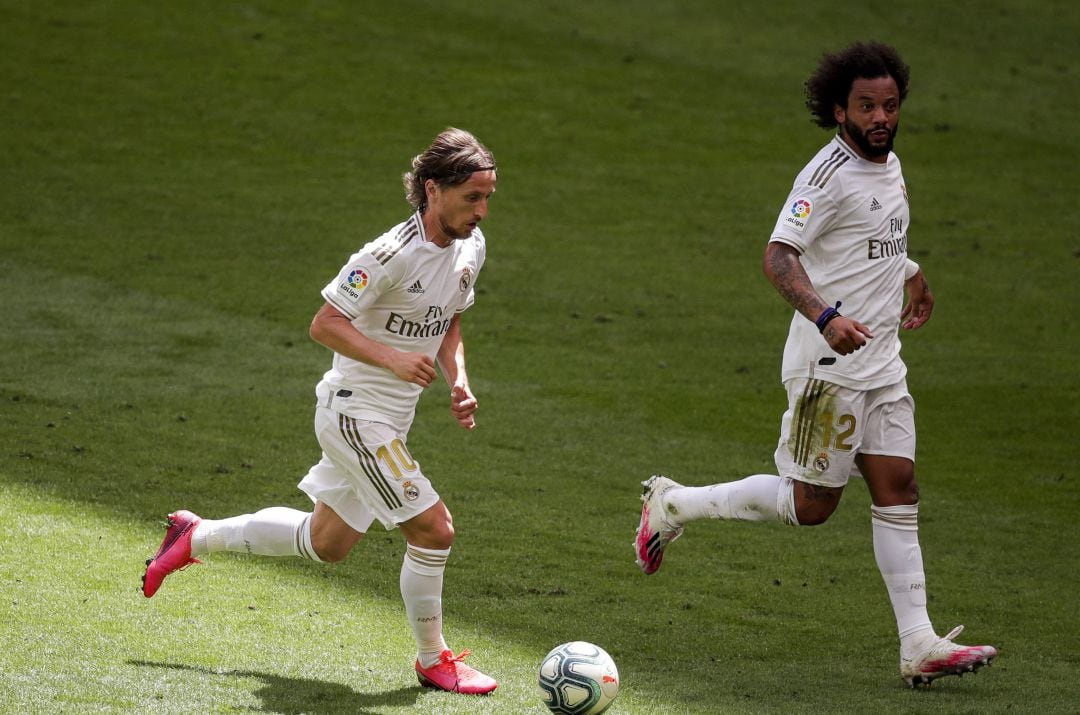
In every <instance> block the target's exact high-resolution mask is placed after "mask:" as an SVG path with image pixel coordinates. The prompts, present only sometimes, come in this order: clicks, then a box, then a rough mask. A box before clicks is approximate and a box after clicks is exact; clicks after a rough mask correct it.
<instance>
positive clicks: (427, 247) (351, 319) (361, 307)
mask: <svg viewBox="0 0 1080 715" xmlns="http://www.w3.org/2000/svg"><path fill="white" fill-rule="evenodd" d="M403 179H404V184H405V194H406V198H407V199H408V201H409V203H410V204H411V205H412V207H413V209H414V210H415V212H414V213H413V214H412V215H411V216H410V217H409V218H408V219H406V220H405V221H404V222H402V223H400V224H398V225H397V226H394V227H393V228H392V229H390V230H389V231H387V232H386V233H384V234H383V235H382V236H380V237H379V238H377V239H375V240H373V241H371V242H370V243H368V244H367V245H365V246H364V247H363V248H361V249H360V250H359V251H358V252H357V253H355V254H353V255H352V257H350V258H349V260H348V262H347V263H345V265H344V266H343V267H342V268H341V270H339V271H338V273H337V275H336V276H335V277H334V278H333V279H332V280H331V281H330V282H329V283H327V284H326V287H325V288H323V289H322V297H323V298H324V299H325V304H324V305H323V306H322V308H321V309H320V310H319V311H318V313H317V314H316V315H315V318H314V320H313V321H312V323H311V329H310V333H311V337H312V338H313V339H314V340H315V341H317V342H319V343H321V344H322V345H325V346H326V347H328V348H330V349H331V350H333V352H334V358H333V365H332V367H331V368H330V370H329V371H328V372H327V373H326V374H325V375H324V376H323V379H322V381H321V382H319V383H318V385H317V387H316V390H315V392H316V397H317V406H316V410H315V435H316V437H317V439H318V441H319V445H320V446H321V447H322V459H321V460H320V461H319V462H318V463H317V464H315V465H314V466H313V467H311V469H310V471H308V473H307V475H306V476H305V477H304V478H303V479H302V480H301V481H300V484H299V488H300V489H301V490H302V491H304V492H305V493H306V494H307V495H308V496H309V497H310V498H311V500H312V502H313V503H314V509H313V510H312V511H311V512H304V511H299V510H296V509H291V508H287V507H282V506H277V507H270V508H267V509H263V510H261V511H258V512H256V513H254V514H244V515H241V516H234V517H230V518H226V519H220V520H210V519H202V518H200V517H199V516H197V515H195V514H193V513H191V512H189V511H184V510H181V511H176V512H174V513H172V514H170V515H169V520H168V526H167V531H166V533H165V540H164V542H163V543H162V544H161V548H159V549H158V552H157V554H156V555H155V556H154V557H153V558H152V559H150V560H148V561H147V562H146V563H147V568H146V574H145V575H144V576H143V593H144V594H145V595H146V597H147V598H149V597H151V596H153V595H154V593H156V592H157V590H158V588H160V587H161V583H162V581H163V580H164V579H165V577H166V576H168V575H169V574H171V573H173V572H174V571H177V570H178V569H182V568H184V567H185V566H187V565H188V564H192V563H199V560H198V557H200V556H203V555H205V554H210V553H213V552H215V551H222V550H226V551H239V552H246V553H252V554H261V555H267V556H299V557H301V558H306V559H310V560H312V561H326V562H338V561H341V560H342V559H344V558H345V557H346V555H347V554H348V553H349V551H350V550H351V549H352V548H353V546H355V545H356V544H357V543H358V542H359V541H360V540H361V539H362V538H363V536H364V534H365V532H367V530H368V527H369V526H370V525H371V524H372V522H373V521H374V520H376V519H377V520H378V521H379V522H381V523H382V525H383V527H384V528H386V529H393V528H395V527H396V528H397V529H398V530H399V531H400V532H401V533H402V535H403V536H404V537H405V542H406V548H405V557H404V562H403V563H402V567H401V575H400V588H401V597H402V599H403V600H404V602H405V612H406V615H407V616H408V619H409V623H410V624H411V626H412V630H413V634H414V635H415V638H416V647H417V656H416V664H415V669H416V673H417V677H418V678H419V680H420V682H421V683H422V684H423V685H425V686H428V687H433V688H438V689H442V690H447V691H453V692H459V693H471V694H482V693H489V692H491V691H492V690H494V689H495V688H496V686H497V683H496V681H495V680H494V679H492V678H490V677H488V676H487V675H485V674H483V673H481V672H479V671H478V670H475V669H474V668H472V667H470V666H469V665H467V664H466V663H465V662H464V660H465V656H466V655H468V653H469V651H468V650H464V651H462V652H461V653H459V654H457V655H455V654H454V652H453V651H452V650H450V649H449V648H448V647H447V645H446V641H445V640H444V639H443V633H442V590H443V571H444V569H445V567H446V560H447V557H448V556H449V555H450V546H451V543H452V542H453V540H454V527H453V524H452V520H451V516H450V512H449V510H448V509H447V507H446V505H445V504H444V503H443V501H442V499H441V498H440V497H439V494H438V492H436V491H435V487H434V486H433V485H432V483H431V482H430V481H429V480H428V477H427V476H426V475H425V474H424V473H423V472H422V471H421V469H420V464H419V463H418V462H417V461H416V459H415V458H414V457H413V456H412V454H411V453H410V452H409V449H408V447H407V446H406V443H407V439H408V433H409V427H410V426H411V424H412V421H413V417H414V416H415V411H416V403H417V400H418V399H419V397H420V393H421V391H423V389H424V388H426V387H428V386H430V385H431V384H432V383H433V382H434V381H435V379H436V362H437V363H438V366H439V368H441V370H442V374H443V377H444V378H445V379H446V382H447V384H448V386H449V387H450V411H451V413H452V415H453V417H454V418H455V419H456V420H457V422H458V424H460V425H461V426H462V427H463V428H465V429H467V430H471V429H473V428H474V427H475V426H476V421H475V417H474V413H475V412H476V408H477V401H476V398H475V397H474V396H473V393H472V390H471V389H470V387H469V378H468V375H467V373H466V370H465V347H464V343H463V342H462V335H461V314H462V312H463V311H465V309H467V308H469V307H470V306H471V305H472V304H473V301H474V299H475V295H476V294H475V285H476V277H477V274H478V273H479V272H480V268H481V267H482V266H483V264H484V257H485V253H486V248H485V242H484V235H483V233H481V231H480V229H479V228H478V224H479V223H480V222H481V221H482V220H483V219H484V217H485V216H487V213H488V202H489V200H490V199H491V195H492V194H493V193H494V192H495V183H496V169H495V159H494V157H493V156H492V154H491V152H490V151H489V150H488V149H487V148H486V147H484V146H483V145H482V144H481V143H480V142H479V141H477V139H476V138H475V137H474V136H473V135H472V134H470V133H469V132H466V131H463V130H461V129H454V128H450V129H447V130H446V131H444V132H442V133H441V134H439V135H438V136H437V137H436V138H435V140H434V142H433V143H432V144H431V146H429V147H428V148H427V150H426V151H424V152H423V153H422V154H420V155H418V156H417V157H415V158H414V159H413V160H412V171H410V172H408V173H406V174H405V175H404V177H403Z"/></svg>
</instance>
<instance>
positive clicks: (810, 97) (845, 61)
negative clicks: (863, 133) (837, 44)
mask: <svg viewBox="0 0 1080 715" xmlns="http://www.w3.org/2000/svg"><path fill="white" fill-rule="evenodd" d="M885 76H889V77H892V78H893V79H894V80H896V86H897V88H898V89H899V90H900V102H901V103H903V101H904V99H905V98H906V97H907V91H908V80H909V77H910V69H909V68H908V66H907V64H905V63H904V61H903V60H902V59H900V53H899V52H897V51H896V49H895V48H894V47H891V46H889V45H886V44H884V43H882V42H874V41H871V42H856V43H855V44H853V45H851V46H850V47H848V48H846V49H843V50H840V51H839V52H835V53H831V54H830V53H826V54H824V55H822V57H821V62H820V63H819V64H818V67H817V69H816V70H814V73H813V74H812V75H810V79H808V80H806V107H807V109H809V110H810V114H812V115H813V121H814V124H817V125H818V126H819V127H822V128H824V129H832V128H833V127H835V126H837V122H836V117H835V116H834V115H833V107H834V106H835V105H837V104H839V105H840V106H841V107H845V108H846V107H847V102H848V95H849V94H850V93H851V85H852V83H853V82H854V81H855V80H857V79H860V78H862V79H875V78H877V77H885Z"/></svg>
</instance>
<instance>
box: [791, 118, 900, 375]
mask: <svg viewBox="0 0 1080 715" xmlns="http://www.w3.org/2000/svg"><path fill="white" fill-rule="evenodd" d="M908 219H909V212H908V197H907V189H906V187H905V186H904V177H903V174H902V173H901V171H900V160H899V159H897V157H896V155H895V154H892V153H890V154H889V156H888V160H887V161H886V162H885V163H884V164H878V163H875V162H872V161H867V160H866V159H863V158H861V157H859V156H858V155H857V154H856V153H855V152H854V151H852V150H851V148H850V147H848V145H847V144H846V143H845V142H844V140H843V139H842V138H840V137H839V136H837V137H835V138H834V139H833V140H832V141H831V142H829V143H828V144H826V145H825V146H824V147H823V148H822V149H821V150H820V151H819V152H818V153H817V155H816V156H815V157H814V158H813V159H812V160H811V161H810V163H809V164H807V165H806V167H805V168H804V169H803V170H802V171H801V172H800V173H799V175H798V177H797V178H796V179H795V183H794V186H793V187H792V189H791V193H790V194H789V195H788V199H787V202H786V203H785V204H784V207H783V209H781V211H780V216H779V218H778V219H777V221H776V227H775V228H774V229H773V232H772V237H771V238H770V241H780V242H783V243H786V244H789V245H791V246H794V247H795V248H796V249H798V251H799V252H800V253H801V254H802V255H801V257H800V260H801V262H802V265H803V267H804V268H805V269H806V273H807V275H808V276H809V278H810V281H811V282H812V283H813V285H814V288H815V289H816V290H817V292H818V294H819V295H820V296H821V297H822V298H824V299H825V300H826V301H827V302H828V303H829V304H830V305H835V304H836V303H837V301H839V302H841V304H842V305H841V307H840V312H841V313H842V314H843V315H844V316H847V317H850V318H852V319H853V320H857V321H859V322H861V323H863V324H864V325H866V326H867V327H868V328H870V332H871V333H873V335H874V338H873V339H870V340H868V341H867V344H866V345H865V346H863V347H862V348H861V349H859V350H856V351H855V352H854V353H852V354H850V355H839V354H837V353H835V352H834V351H833V350H832V349H831V348H830V347H829V346H828V344H827V343H826V342H825V340H824V338H822V336H821V334H820V333H819V332H818V329H817V326H816V325H814V323H813V322H811V321H809V320H807V319H806V318H804V317H803V316H802V315H800V314H799V313H798V312H796V313H795V316H794V317H793V318H792V321H791V327H790V330H789V332H788V339H787V344H786V345H785V347H784V362H783V368H782V375H783V380H789V379H791V378H794V377H817V378H820V379H823V380H827V381H829V382H835V383H837V384H839V385H843V386H845V387H849V388H852V389H856V390H869V389H873V388H876V387H882V386H885V385H889V384H893V383H895V382H898V381H899V380H900V379H902V378H903V377H904V376H905V375H906V374H907V367H906V366H905V365H904V362H903V360H901V358H900V338H899V330H900V312H901V310H902V308H903V300H904V292H903V289H904V266H905V263H906V259H907V241H908V239H907V231H908Z"/></svg>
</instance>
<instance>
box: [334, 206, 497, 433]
mask: <svg viewBox="0 0 1080 715" xmlns="http://www.w3.org/2000/svg"><path fill="white" fill-rule="evenodd" d="M485 255H486V245H485V243H484V235H483V233H481V232H480V229H474V230H473V232H472V234H471V235H470V236H469V237H467V238H464V239H459V240H455V241H453V242H452V243H451V244H450V245H449V246H447V247H446V248H441V247H440V246H438V245H436V244H434V243H432V242H431V241H428V240H426V237H425V235H424V224H423V221H422V219H421V217H420V214H419V213H416V214H413V215H412V216H411V217H410V218H409V219H408V220H407V221H405V222H403V223H400V224H398V225H397V226H395V227H393V228H392V229H390V230H389V231H387V232H386V233H384V234H383V235H382V236H380V237H379V238H377V239H375V240H374V241H372V242H370V243H368V244H367V245H365V246H364V247H363V248H361V249H360V250H359V251H358V252H357V253H354V254H353V255H352V256H351V257H350V258H349V261H348V263H346V264H345V265H344V266H343V267H342V269H341V270H340V271H339V272H338V274H337V277H336V278H334V279H333V280H331V281H330V282H329V283H327V284H326V287H325V288H323V290H322V296H323V298H325V299H326V302H327V303H329V304H330V305H332V306H333V307H335V308H337V309H338V310H339V311H341V312H342V313H343V314H345V315H346V316H347V317H348V318H349V319H350V320H351V321H352V324H353V326H354V327H355V328H356V329H357V330H359V331H360V332H361V333H363V334H364V335H365V336H367V337H368V338H371V339H372V340H375V341H378V342H380V343H383V344H385V345H389V346H391V347H393V348H396V349H398V350H402V351H407V352H419V353H424V354H426V355H429V356H430V357H432V358H434V357H435V354H436V353H437V352H438V350H439V346H440V345H441V344H442V340H443V336H444V335H445V334H446V331H447V329H448V328H449V327H450V320H451V318H453V317H454V314H455V313H460V312H461V311H463V310H465V309H466V308H468V307H469V306H471V305H472V304H473V301H474V300H475V296H476V293H475V284H476V276H477V274H478V273H479V272H480V268H481V267H482V266H483V264H484V257H485ZM317 391H318V392H320V394H322V393H325V392H327V391H332V392H333V393H335V394H336V395H337V397H335V399H334V403H333V404H334V409H335V410H337V411H339V412H342V413H344V414H346V415H349V416H350V417H356V418H358V419H365V420H371V421H374V422H382V423H385V424H389V425H391V426H393V427H394V428H396V429H397V430H399V431H400V432H402V433H406V432H408V430H409V427H410V426H411V424H412V420H413V416H414V415H415V413H416V402H417V400H418V399H419V397H420V393H421V392H422V391H423V388H421V387H420V386H419V385H416V384H413V383H411V382H405V381H404V380H401V379H400V378H398V377H397V376H396V375H394V373H393V372H391V371H390V370H388V369H386V368H382V367H375V366H373V365H368V364H367V363H364V362H359V361H357V360H352V359H351V358H348V357H345V356H344V355H340V354H337V353H335V354H334V362H333V366H332V367H331V368H330V370H329V371H327V373H326V374H325V375H323V381H322V382H321V383H320V385H319V388H318V390H317Z"/></svg>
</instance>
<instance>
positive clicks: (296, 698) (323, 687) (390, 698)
mask: <svg viewBox="0 0 1080 715" xmlns="http://www.w3.org/2000/svg"><path fill="white" fill-rule="evenodd" d="M128 663H129V664H130V665H137V666H142V667H147V668H167V669H169V670H178V671H189V672H194V673H199V674H201V675H219V676H222V677H230V678H258V679H259V680H261V681H262V683H263V685H262V687H261V688H259V689H258V690H256V691H255V695H256V696H258V697H259V698H260V699H261V700H262V707H261V708H260V710H262V711H263V712H275V713H286V714H287V715H299V714H300V713H312V712H318V713H352V714H353V715H378V710H376V709H374V708H380V707H394V708H397V707H415V706H416V700H417V698H418V697H419V696H420V694H421V693H423V692H424V689H423V688H422V687H420V686H419V685H415V686H412V687H409V688H398V689H396V690H388V691H386V692H382V693H361V692H357V691H355V690H353V689H352V688H350V687H348V686H346V685H341V684H340V683H330V682H326V681H323V680H310V679H308V678H284V677H281V676H280V675H271V674H268V673H260V672H257V671H252V670H229V669H221V668H203V667H199V666H195V665H184V664H182V663H155V662H152V661H146V660H129V661H128Z"/></svg>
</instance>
